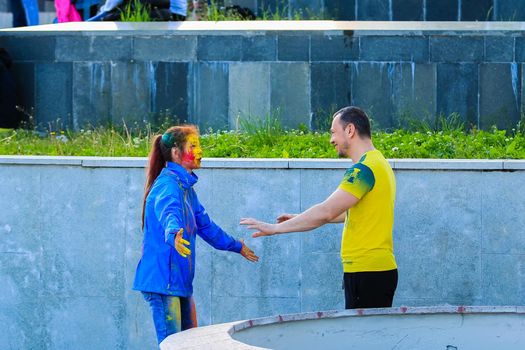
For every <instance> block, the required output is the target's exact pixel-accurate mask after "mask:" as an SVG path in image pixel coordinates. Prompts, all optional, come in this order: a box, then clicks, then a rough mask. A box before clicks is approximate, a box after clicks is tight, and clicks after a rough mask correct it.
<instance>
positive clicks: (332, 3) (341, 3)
mask: <svg viewBox="0 0 525 350" xmlns="http://www.w3.org/2000/svg"><path fill="white" fill-rule="evenodd" d="M356 1H357V0H324V9H325V13H326V17H327V19H334V20H336V21H354V20H355V6H356Z"/></svg>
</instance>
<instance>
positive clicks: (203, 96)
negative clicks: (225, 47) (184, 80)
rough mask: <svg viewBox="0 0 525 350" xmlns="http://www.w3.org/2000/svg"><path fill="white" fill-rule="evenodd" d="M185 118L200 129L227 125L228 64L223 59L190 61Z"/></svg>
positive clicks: (221, 127)
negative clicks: (187, 104)
mask: <svg viewBox="0 0 525 350" xmlns="http://www.w3.org/2000/svg"><path fill="white" fill-rule="evenodd" d="M190 67H191V68H190V69H191V71H192V73H190V74H191V75H192V80H191V81H190V85H189V89H190V96H189V101H190V108H189V121H190V122H192V123H195V124H197V125H199V127H200V129H201V131H202V132H204V131H205V130H208V129H209V128H212V129H213V130H225V129H227V128H228V127H229V125H228V101H229V98H228V89H229V88H228V85H229V79H228V75H229V66H228V64H227V63H223V62H201V63H193V64H191V65H190Z"/></svg>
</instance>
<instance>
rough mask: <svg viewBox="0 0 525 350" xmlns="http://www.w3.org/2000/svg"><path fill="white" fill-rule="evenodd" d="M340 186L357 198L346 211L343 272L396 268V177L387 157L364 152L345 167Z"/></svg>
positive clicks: (342, 254) (342, 257)
mask: <svg viewBox="0 0 525 350" xmlns="http://www.w3.org/2000/svg"><path fill="white" fill-rule="evenodd" d="M339 188H340V189H342V190H343V191H346V192H348V193H350V194H352V195H354V196H355V197H357V198H359V202H357V204H356V205H355V206H353V207H352V208H351V209H349V210H348V212H347V213H346V221H345V226H344V229H343V237H342V241H341V260H342V262H343V270H344V272H365V271H388V270H393V269H395V268H397V265H396V260H395V257H394V244H393V239H392V227H393V225H394V202H395V199H396V179H395V176H394V172H393V171H392V168H391V167H390V164H388V161H387V160H386V159H385V158H384V157H383V155H382V154H381V152H379V151H378V150H372V151H368V152H366V153H365V154H364V155H363V157H362V158H361V159H360V160H359V162H358V163H356V164H354V165H353V166H352V167H351V168H350V169H348V170H347V171H346V173H345V176H344V178H343V181H342V182H341V184H340V185H339Z"/></svg>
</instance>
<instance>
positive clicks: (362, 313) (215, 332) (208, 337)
mask: <svg viewBox="0 0 525 350" xmlns="http://www.w3.org/2000/svg"><path fill="white" fill-rule="evenodd" d="M501 314H504V315H509V316H510V315H516V314H517V315H519V316H523V315H525V307H523V306H432V307H405V306H402V307H396V308H383V309H355V310H342V311H319V312H309V313H301V314H288V315H277V316H272V317H264V318H258V319H253V320H244V321H239V322H231V323H224V324H218V325H213V326H208V327H201V328H194V329H190V330H188V331H184V332H181V333H177V334H173V335H171V336H169V337H168V338H166V339H165V340H164V341H163V342H162V343H161V345H160V348H161V349H162V350H189V349H192V350H194V349H214V350H222V349H224V350H226V349H239V350H240V349H246V350H254V349H267V348H262V347H257V346H252V345H248V344H245V343H242V342H240V341H238V340H235V339H234V338H233V336H234V335H235V334H236V333H239V332H242V331H245V330H249V329H252V328H257V327H261V326H269V325H281V324H282V326H279V327H280V329H283V332H285V329H286V326H285V325H284V324H287V323H288V324H291V323H294V322H298V321H311V320H322V319H341V321H343V320H344V319H348V318H355V317H358V318H361V317H372V318H374V317H377V316H393V317H397V318H396V319H395V320H392V322H396V320H398V321H400V320H401V319H403V318H405V317H409V316H410V315H412V316H414V315H420V316H433V315H452V316H453V315H458V316H461V321H460V322H458V323H456V324H455V327H456V328H461V327H463V322H465V319H464V318H463V317H464V316H468V315H472V316H481V317H488V316H490V315H501ZM437 320H438V319H436V321H437ZM440 322H443V320H442V319H440ZM477 322H478V323H477V324H476V326H477V327H479V326H480V324H479V320H478V321H477ZM382 326H384V324H382V325H378V326H377V327H382ZM435 327H438V326H437V325H436V326H435ZM419 328H421V329H419V331H418V332H423V333H425V332H427V333H428V332H431V330H430V329H425V328H424V326H421V327H419ZM436 329H438V328H436ZM274 331H275V329H274ZM448 331H450V332H452V329H449V330H448ZM267 332H271V331H268V330H267ZM305 332H306V331H305ZM320 332H321V333H322V331H320ZM334 332H335V331H334ZM406 332H407V335H405V337H406V336H408V333H409V332H408V331H406ZM305 334H306V333H305ZM280 336H284V335H283V334H280ZM323 337H324V334H323ZM385 337H386V335H385ZM470 337H472V335H470ZM479 337H480V338H483V335H481V334H480V335H479ZM403 339H404V338H403ZM259 341H260V339H259ZM516 349H517V348H516Z"/></svg>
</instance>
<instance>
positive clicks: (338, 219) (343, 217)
mask: <svg viewBox="0 0 525 350" xmlns="http://www.w3.org/2000/svg"><path fill="white" fill-rule="evenodd" d="M297 215H299V214H281V215H279V216H278V217H277V223H278V224H280V223H281V222H284V221H286V220H290V219H292V218H294V217H296V216H297ZM345 220H346V211H344V212H342V213H341V215H339V216H338V217H336V218H335V219H333V220H330V223H331V224H340V223H343V222H345Z"/></svg>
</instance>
